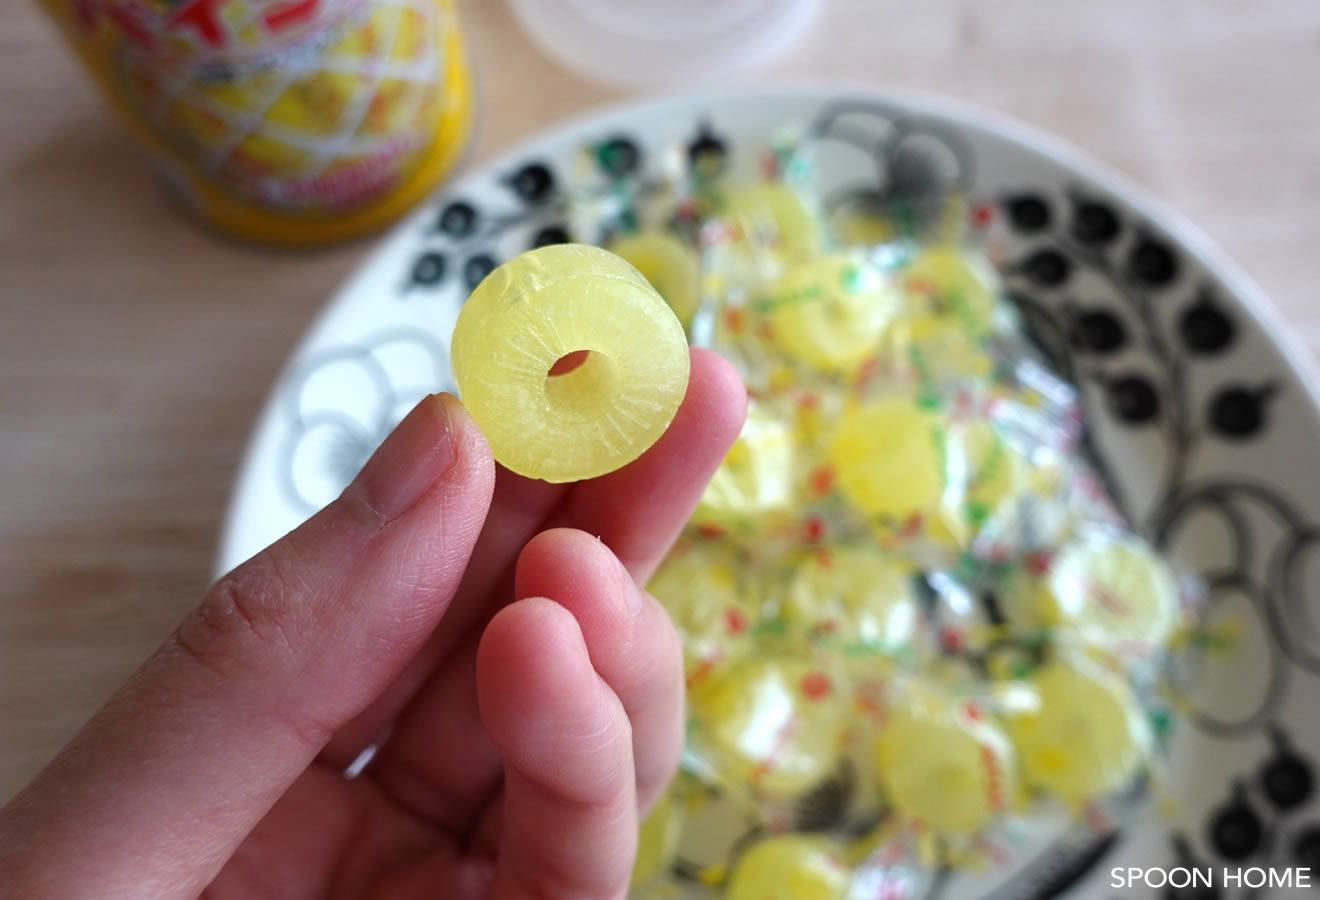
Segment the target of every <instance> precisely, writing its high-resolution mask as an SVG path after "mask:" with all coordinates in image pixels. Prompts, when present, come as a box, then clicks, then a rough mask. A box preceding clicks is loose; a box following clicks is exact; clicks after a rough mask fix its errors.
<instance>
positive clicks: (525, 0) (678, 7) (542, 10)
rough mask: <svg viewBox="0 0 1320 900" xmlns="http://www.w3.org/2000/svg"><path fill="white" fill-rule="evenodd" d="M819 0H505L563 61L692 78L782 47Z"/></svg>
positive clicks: (589, 69)
mask: <svg viewBox="0 0 1320 900" xmlns="http://www.w3.org/2000/svg"><path fill="white" fill-rule="evenodd" d="M817 3H818V0H509V5H510V6H511V7H512V8H513V11H514V13H515V15H516V16H517V17H518V18H519V19H520V20H521V21H522V25H523V28H525V29H526V31H527V33H528V34H529V35H530V36H531V37H532V39H533V40H534V41H536V42H537V43H538V44H540V45H541V47H542V48H544V49H545V51H546V52H547V53H548V54H549V55H550V56H552V57H554V58H555V59H556V60H558V61H559V62H560V63H562V64H563V65H565V66H567V67H568V68H570V69H573V70H574V71H576V72H579V73H581V74H582V75H585V76H587V77H588V78H592V79H595V80H597V81H604V82H607V83H611V84H624V85H631V86H635V87H636V86H649V85H660V84H681V83H684V82H691V81H695V80H698V79H700V78H703V77H707V76H710V75H712V74H715V73H717V72H724V71H728V70H731V69H734V68H738V67H741V66H746V65H749V64H751V63H754V62H756V61H758V60H760V59H764V58H766V57H768V56H770V55H771V54H773V53H775V52H777V51H779V50H782V49H783V48H784V47H786V46H787V45H788V44H789V43H790V41H791V40H792V39H793V38H795V37H797V36H798V34H800V33H801V31H802V29H803V28H804V27H805V26H806V23H807V20H808V19H810V18H811V14H812V13H813V12H814V11H815V9H816V6H817Z"/></svg>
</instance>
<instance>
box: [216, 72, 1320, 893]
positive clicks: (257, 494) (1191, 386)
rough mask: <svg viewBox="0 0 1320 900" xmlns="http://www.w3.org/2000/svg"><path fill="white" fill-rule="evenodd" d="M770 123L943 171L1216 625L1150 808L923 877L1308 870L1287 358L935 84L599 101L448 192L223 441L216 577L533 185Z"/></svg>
mask: <svg viewBox="0 0 1320 900" xmlns="http://www.w3.org/2000/svg"><path fill="white" fill-rule="evenodd" d="M790 121H797V122H801V123H803V124H804V125H805V126H806V127H807V133H808V135H809V140H810V141H811V142H812V143H813V144H814V145H815V150H816V152H817V156H818V159H819V161H820V162H819V165H818V170H819V172H820V175H819V178H820V180H821V187H822V190H823V191H824V192H825V194H826V196H827V197H830V198H834V199H837V200H839V201H840V202H846V200H847V199H848V198H850V197H851V198H856V197H857V196H868V195H876V194H881V195H890V196H894V195H901V196H904V197H905V198H907V199H908V200H910V201H912V202H913V203H914V208H918V209H919V208H920V207H921V201H922V199H923V198H926V199H929V198H931V197H934V196H938V195H939V194H940V193H942V192H943V191H945V190H947V189H948V188H949V187H951V186H955V185H956V186H960V187H962V188H964V189H966V191H967V192H968V193H969V195H970V197H971V199H972V201H973V202H974V203H975V204H979V208H980V209H981V210H982V212H983V215H984V217H985V218H986V219H987V221H988V226H987V227H988V228H989V235H990V240H989V246H990V248H991V250H992V253H993V254H994V255H995V256H996V257H997V258H998V260H999V261H1000V262H1001V264H1002V266H1001V267H1002V268H1003V270H1004V272H1005V274H1006V278H1007V280H1008V283H1009V285H1010V287H1011V289H1012V290H1013V292H1014V294H1015V295H1016V296H1017V298H1018V299H1019V301H1020V304H1021V306H1022V308H1023V309H1024V311H1025V312H1026V313H1027V318H1028V320H1029V321H1030V323H1031V324H1032V326H1033V327H1034V329H1035V331H1036V332H1037V334H1038V336H1039V339H1040V342H1041V344H1042V346H1043V348H1044V349H1045V350H1046V352H1047V354H1048V355H1049V356H1051V357H1052V359H1053V361H1054V362H1055V364H1056V365H1057V366H1058V367H1059V368H1060V369H1061V370H1062V371H1063V372H1064V373H1065V374H1067V375H1069V376H1070V377H1072V378H1073V379H1074V380H1075V381H1077V382H1078V383H1079V384H1080V385H1081V386H1082V389H1083V390H1082V394H1083V396H1084V400H1085V407H1086V412H1087V414H1088V419H1087V421H1088V423H1089V425H1090V428H1091V441H1092V444H1093V448H1094V450H1095V453H1096V455H1097V457H1098V460H1099V462H1100V464H1101V468H1102V470H1103V472H1104V473H1105V474H1106V475H1107V476H1108V478H1109V479H1110V480H1111V482H1112V484H1113V486H1114V489H1115V492H1116V494H1117V497H1118V499H1119V502H1120V504H1121V505H1122V506H1123V508H1124V509H1125V510H1126V511H1127V512H1128V514H1129V515H1130V516H1131V518H1132V520H1133V521H1134V522H1135V523H1136V525H1137V527H1138V528H1139V529H1140V530H1142V531H1143V532H1145V533H1146V534H1148V535H1150V536H1151V537H1152V538H1153V539H1155V540H1156V541H1157V542H1159V543H1160V544H1161V545H1162V546H1164V547H1166V548H1167V549H1168V550H1169V552H1171V553H1173V554H1175V555H1176V556H1177V557H1178V558H1179V559H1180V560H1181V561H1182V562H1183V563H1185V564H1186V565H1188V566H1189V567H1191V568H1193V569H1195V570H1198V571H1201V572H1203V573H1205V575H1206V577H1207V578H1208V579H1209V582H1210V585H1211V588H1212V595H1213V596H1212V603H1213V604H1214V608H1215V609H1216V611H1217V614H1218V615H1222V616H1224V617H1230V618H1232V619H1233V620H1234V621H1236V622H1237V623H1238V625H1239V628H1240V631H1241V638H1240V640H1239V641H1238V643H1237V646H1236V649H1235V650H1234V651H1233V652H1232V653H1231V654H1230V655H1229V656H1228V657H1227V658H1225V659H1223V660H1221V661H1219V662H1217V663H1216V664H1214V665H1212V666H1210V667H1209V669H1208V672H1207V674H1206V675H1205V677H1204V678H1203V679H1201V680H1200V681H1199V682H1198V683H1197V684H1196V685H1194V686H1192V687H1191V694H1192V696H1193V700H1194V705H1195V707H1196V708H1195V709H1194V710H1193V711H1192V712H1191V713H1190V714H1189V715H1188V716H1187V717H1186V721H1185V722H1184V723H1183V725H1182V727H1181V728H1180V729H1179V730H1178V731H1177V733H1176V735H1175V737H1174V739H1173V741H1172V743H1171V746H1170V761H1169V788H1168V790H1167V791H1166V793H1168V794H1169V795H1170V798H1168V799H1167V802H1158V801H1156V800H1151V801H1149V802H1147V803H1146V804H1145V806H1144V807H1143V811H1142V812H1141V813H1139V814H1138V816H1137V818H1136V821H1135V822H1134V823H1133V824H1132V825H1130V826H1129V827H1127V828H1125V829H1124V830H1123V831H1122V832H1121V833H1120V834H1118V835H1117V836H1114V837H1110V838H1104V839H1101V838H1097V837H1095V836H1094V833H1093V832H1092V831H1090V830H1088V829H1085V828H1080V827H1077V828H1072V829H1058V830H1056V831H1055V832H1054V833H1052V834H1048V835H1042V836H1040V837H1039V838H1038V839H1033V840H1031V841H1029V842H1028V844H1029V845H1028V846H1026V847H1025V848H1022V849H1020V850H1019V851H1018V853H1017V856H1018V858H1019V862H1018V863H1015V864H1014V865H1013V866H1011V867H1009V868H1008V869H1007V870H1004V871H1001V872H998V873H996V874H994V875H991V876H984V877H977V878H973V877H971V876H967V875H962V874H959V875H952V876H949V877H943V878H939V879H936V880H935V883H934V885H933V888H932V889H931V893H938V894H939V895H940V896H942V897H944V896H947V897H977V896H994V897H996V898H1000V897H1003V898H1007V897H1024V898H1028V897H1029V898H1041V897H1047V896H1052V895H1055V894H1058V893H1061V892H1063V891H1065V890H1067V891H1070V892H1075V893H1076V894H1077V895H1079V896H1097V897H1098V896H1106V897H1108V896H1113V895H1115V894H1117V895H1120V896H1126V895H1130V894H1132V893H1134V891H1135V893H1137V894H1156V893H1161V892H1160V891H1155V890H1152V889H1149V888H1146V887H1144V886H1142V887H1140V888H1135V889H1134V890H1127V889H1116V888H1114V887H1112V886H1111V881H1112V874H1111V870H1112V869H1113V868H1114V867H1116V866H1122V867H1127V866H1138V867H1146V866H1164V867H1172V866H1178V865H1182V866H1200V867H1203V868H1213V871H1214V874H1215V884H1216V885H1221V884H1222V874H1223V869H1224V868H1225V867H1227V868H1228V869H1229V870H1230V871H1237V870H1238V868H1239V867H1241V868H1243V869H1244V870H1246V869H1250V868H1251V867H1259V868H1261V869H1264V870H1269V869H1271V868H1272V869H1273V870H1274V871H1275V872H1277V873H1281V872H1283V871H1284V870H1285V869H1287V868H1295V867H1307V866H1309V865H1310V864H1311V863H1312V862H1314V863H1315V864H1316V866H1317V875H1318V876H1320V809H1317V807H1318V806H1320V804H1317V802H1316V791H1315V785H1314V781H1313V777H1314V767H1313V763H1312V760H1313V759H1314V758H1315V757H1316V756H1317V754H1318V753H1320V720H1318V717H1317V715H1316V710H1320V681H1318V680H1317V676H1320V629H1318V628H1317V626H1316V617H1317V616H1320V597H1316V599H1314V600H1313V599H1312V593H1311V592H1312V591H1313V590H1315V589H1316V587H1317V584H1318V583H1320V553H1316V552H1313V551H1317V550H1320V478H1316V477H1315V466H1316V463H1315V460H1316V456H1317V451H1320V402H1318V401H1317V395H1316V393H1315V385H1316V384H1317V381H1316V378H1315V374H1314V372H1313V370H1312V368H1311V362H1310V358H1309V354H1308V353H1307V352H1306V351H1305V350H1304V349H1302V348H1301V347H1299V346H1298V345H1297V344H1296V343H1294V341H1293V339H1292V338H1291V336H1290V334H1289V333H1288V331H1287V330H1286V328H1285V327H1283V326H1282V325H1281V324H1280V323H1279V322H1278V321H1277V320H1276V319H1275V318H1274V313H1273V312H1272V309H1271V307H1270V305H1269V303H1268V301H1267V300H1266V299H1265V298H1264V297H1263V296H1262V295H1261V293H1260V291H1259V290H1258V289H1257V288H1256V287H1255V286H1254V285H1252V284H1251V283H1250V282H1249V281H1248V280H1247V279H1246V278H1245V277H1244V276H1243V275H1242V274H1241V273H1240V272H1239V271H1238V270H1237V269H1236V268H1235V267H1234V266H1233V265H1232V264H1231V263H1229V262H1228V261H1227V260H1226V259H1225V258H1224V257H1223V256H1222V254H1221V253H1220V252H1219V251H1218V250H1216V249H1215V248H1214V247H1213V246H1212V245H1211V244H1210V242H1209V241H1208V240H1207V239H1206V238H1205V237H1204V236H1202V235H1201V234H1200V233H1199V232H1197V231H1196V230H1195V229H1193V228H1192V227H1191V226H1189V225H1187V224H1186V223H1185V222H1183V221H1182V220H1180V219H1178V218H1177V217H1175V216H1173V215H1171V214H1170V213H1168V212H1166V211H1164V210H1162V209H1160V208H1159V207H1158V206H1157V205H1156V204H1154V203H1153V202H1151V201H1150V199H1149V198H1147V197H1145V196H1144V195H1143V194H1142V193H1141V192H1139V191H1138V190H1136V189H1134V188H1133V187H1132V186H1131V185H1130V184H1128V183H1127V182H1126V181H1125V180H1123V179H1121V178H1120V177H1118V176H1116V175H1114V174H1113V173H1111V172H1109V171H1108V170H1106V169H1105V168H1103V167H1101V166H1099V165H1097V164H1096V163H1094V162H1092V161H1089V160H1087V159H1086V158H1084V157H1082V156H1080V155H1079V154H1078V153H1076V152H1075V151H1073V150H1071V149H1069V148H1067V147H1065V146H1062V145H1060V144H1059V143H1058V142H1056V141H1055V140H1053V139H1051V138H1048V137H1046V136H1044V135H1041V134H1039V133H1037V132H1034V131H1032V130H1029V129H1027V128H1025V127H1023V126H1020V125H1016V124H1012V123H1007V122H1004V121H1003V120H1000V119H996V118H992V117H990V116H987V115H985V114H984V113H981V112H977V111H973V110H969V109H967V108H964V107H960V106H956V105H953V104H950V103H947V102H944V101H935V100H931V99H927V98H917V97H912V96H900V95H878V94H874V93H868V92H852V93H846V92H845V93H840V92H838V91H835V90H828V89H820V88H803V89H792V90H787V89H766V90H759V91H752V92H743V93H725V94H714V93H712V94H706V95H701V96H689V97H679V98H673V99H666V100H661V101H658V102H652V103H648V104H642V105H630V106H622V107H618V108H615V109H612V110H609V111H606V112H602V113H600V114H598V115H595V116H591V117H589V118H585V119H580V120H577V121H575V122H572V123H570V124H567V125H565V126H563V127H561V128H558V129H555V130H554V131H552V132H550V133H548V134H545V135H543V136H542V137H540V138H537V139H535V140H533V141H530V142H528V143H525V144H523V145H522V146H520V147H519V148H517V149H516V150H514V151H513V152H511V153H509V154H506V155H505V156H504V157H502V158H501V159H499V160H498V161H496V162H495V163H493V164H491V165H490V166H488V167H485V168H483V169H482V170H480V171H479V172H477V173H475V174H473V175H471V176H469V177H468V178H467V179H465V180H464V181H462V182H461V183H459V184H456V185H455V186H453V187H452V188H450V189H449V190H448V191H447V192H446V193H445V194H444V195H443V196H441V197H439V198H438V199H436V200H435V201H433V202H431V203H430V204H428V205H427V206H425V207H424V208H422V209H421V210H419V211H418V212H417V213H415V214H414V215H413V216H411V217H410V218H409V219H408V221H406V222H405V223H404V224H402V225H401V226H400V227H399V228H398V229H397V230H396V231H395V232H394V233H393V234H392V235H391V236H390V237H389V238H388V239H387V240H385V241H384V242H383V244H382V245H381V247H380V249H379V250H378V251H377V252H376V253H375V255H374V256H373V257H372V258H371V259H370V261H369V262H368V263H367V264H366V265H365V266H363V268H362V269H361V270H360V271H359V272H358V273H357V275H356V277H354V278H353V279H352V280H351V281H350V282H349V283H348V284H347V285H346V286H345V287H344V289H343V290H342V291H341V292H340V293H339V295H338V296H337V297H335V298H334V300H333V301H332V302H331V303H330V305H329V306H328V307H327V308H326V310H325V312H324V313H323V314H322V315H321V317H320V318H319V320H318V321H317V322H316V323H315V325H314V326H313V327H312V328H311V329H310V331H309V333H308V335H307V337H306V338H305V340H304V341H303V343H302V345H301V346H300V347H299V349H298V351H297V352H296V353H295V354H294V357H293V359H292V360H291V361H290V363H289V364H288V367H287V369H286V371H285V373H284V375H283V376H282V377H281V379H280V381H279V383H278V384H277V385H276V387H275V389H274V391H273V393H272V395H271V398H270V401H269V403H268V404H267V406H266V409H265V410H264V412H263V413H262V416H261V419H260V421H259V422H258V424H257V427H256V431H255V434H254V436H253V438H252V442H251V445H250V446H249V448H248V454H247V458H246V460H245V462H244V465H243V468H242V473H241V475H240V477H239V479H238V484H237V486H236V489H235V495H234V499H233V504H232V508H231V509H230V512H229V518H228V522H227V526H226V528H225V533H224V536H223V540H222V542H221V547H220V553H219V558H218V561H217V570H218V571H225V570H228V569H229V568H231V567H233V566H234V565H236V564H237V563H238V562H240V561H242V560H243V559H245V558H247V557H248V556H250V555H251V554H253V553H254V552H256V551H257V550H259V549H260V548H261V547H263V546H265V545H266V544H268V543H270V542H271V541H273V540H275V539H276V538H278V537H280V536H281V535H283V534H284V533H285V532H287V531H288V530H289V529H291V528H293V527H294V526H296V525H297V524H298V523H299V522H301V521H302V520H303V519H304V518H306V517H307V516H308V515H309V514H310V513H312V512H313V511H314V510H316V509H317V508H319V507H320V506H321V505H323V504H324V503H326V502H327V501H328V500H330V499H331V498H332V497H334V496H335V495H336V494H337V493H338V492H339V491H340V490H341V488H342V487H343V486H344V485H345V484H346V483H347V482H348V480H349V479H350V478H351V477H352V475H353V474H354V473H356V471H357V469H358V468H359V467H360V465H361V464H362V462H363V461H364V460H365V459H366V458H367V456H368V454H369V453H370V452H371V451H372V450H373V449H374V448H375V446H376V445H377V444H378V443H379V442H380V440H381V439H382V438H383V437H384V435H385V434H386V433H388V431H389V430H390V429H391V428H392V427H393V425H394V424H395V423H396V422H397V421H398V420H399V418H400V417H401V416H402V415H403V414H404V413H405V412H406V411H407V410H408V409H409V408H411V407H412V405H413V404H414V403H415V402H417V400H418V399H419V398H420V397H421V396H422V395H423V394H424V393H427V392H430V391H435V390H438V389H443V388H450V387H451V382H450V376H449V363H448V357H447V353H446V349H447V343H448V336H449V333H450V331H451V329H452V327H453V324H454V320H455V317H456V316H457V313H458V309H459V306H460V304H461V302H462V300H463V298H464V297H465V296H466V295H467V292H468V289H469V288H470V286H471V285H473V284H475V283H476V281H478V280H480V278H481V276H482V275H484V274H485V272H486V271H488V270H489V268H491V267H492V266H493V265H494V264H495V263H496V262H498V261H501V260H503V259H505V258H508V257H509V256H511V255H513V254H515V253H517V252H520V251H521V250H524V249H526V248H528V247H530V246H533V245H534V244H535V243H536V242H538V241H548V240H562V239H563V235H564V231H563V229H565V228H566V227H567V223H566V221H565V218H564V208H563V204H562V203H561V202H560V198H559V195H558V194H557V193H556V188H557V187H558V186H562V185H563V184H565V183H566V182H568V181H575V182H576V181H579V180H581V179H582V178H584V177H587V178H595V179H598V180H602V181H603V179H604V178H605V173H604V172H603V171H602V167H603V166H604V165H606V164H609V165H614V166H616V167H618V169H619V172H620V173H621V174H622V177H635V178H642V177H649V176H650V175H653V174H654V173H655V172H656V170H657V169H658V167H659V166H660V165H661V164H662V162H663V160H664V157H665V154H670V153H678V152H685V150H684V148H687V147H689V146H691V145H692V144H693V143H694V142H699V141H700V142H707V143H709V142H711V141H718V142H719V143H720V144H722V145H723V146H724V148H725V149H726V151H727V153H728V154H729V160H730V162H731V165H732V168H733V170H734V172H735V173H738V172H742V173H743V174H744V175H746V176H750V175H751V174H752V173H753V172H754V171H755V168H756V164H757V153H758V152H759V150H760V148H762V147H763V146H764V142H765V140H766V138H767V136H768V135H770V134H771V133H772V132H773V131H774V130H775V129H777V128H780V127H781V126H783V125H784V124H785V123H786V122H790ZM611 142H613V143H611ZM584 148H594V150H595V151H596V152H594V153H586V152H584ZM593 159H594V160H595V162H594V163H593V162H591V160H593ZM593 165H594V169H593ZM584 168H585V171H584ZM1318 593H1320V592H1318ZM1255 877H1256V876H1255V875H1254V874H1253V873H1251V872H1247V878H1248V880H1252V879H1254V878H1255ZM1216 893H1217V895H1218V896H1222V897H1234V896H1246V895H1248V894H1253V893H1255V892H1252V891H1250V890H1249V889H1248V888H1247V887H1246V886H1245V885H1244V886H1243V887H1241V888H1237V887H1235V886H1230V887H1227V888H1222V889H1220V890H1218V891H1217V892H1216Z"/></svg>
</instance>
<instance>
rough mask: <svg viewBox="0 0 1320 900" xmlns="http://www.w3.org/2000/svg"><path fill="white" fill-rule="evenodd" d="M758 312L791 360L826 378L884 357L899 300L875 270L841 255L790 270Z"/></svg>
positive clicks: (850, 257) (777, 344) (855, 258)
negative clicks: (879, 355) (884, 341)
mask: <svg viewBox="0 0 1320 900" xmlns="http://www.w3.org/2000/svg"><path fill="white" fill-rule="evenodd" d="M757 309H758V310H759V311H761V312H762V313H763V314H764V315H765V316H766V317H767V321H769V323H770V327H771V329H772V334H773V339H774V342H775V345H776V346H778V347H779V349H780V350H782V351H783V352H784V353H785V354H787V355H788V356H789V357H790V358H792V359H794V360H796V361H797V362H799V363H801V364H803V365H806V366H809V367H811V368H813V369H816V370H818V371H822V372H847V371H850V370H852V369H854V368H856V367H857V366H859V365H860V364H861V363H862V361H863V360H865V359H866V358H868V357H870V356H874V355H875V354H876V353H877V352H879V350H880V343H881V338H882V337H883V336H884V333H885V329H886V328H888V327H889V324H890V322H891V321H892V320H893V318H894V315H895V313H896V312H897V309H898V297H897V294H896V293H895V292H894V290H893V286H892V284H891V282H890V279H889V277H888V276H886V275H885V274H884V273H883V272H881V271H880V270H879V269H877V268H876V267H875V266H874V265H872V264H870V263H869V262H867V261H866V260H865V259H863V258H860V257H858V256H854V255H849V254H836V255H832V256H823V257H819V258H816V259H813V260H811V261H810V262H806V263H801V264H799V265H796V266H794V267H793V268H791V269H790V270H789V271H788V272H787V274H785V275H784V277H783V278H781V279H780V280H779V281H778V282H777V283H776V285H775V287H774V288H773V290H772V291H771V292H770V294H769V296H768V297H766V298H764V299H762V300H760V301H758V303H757Z"/></svg>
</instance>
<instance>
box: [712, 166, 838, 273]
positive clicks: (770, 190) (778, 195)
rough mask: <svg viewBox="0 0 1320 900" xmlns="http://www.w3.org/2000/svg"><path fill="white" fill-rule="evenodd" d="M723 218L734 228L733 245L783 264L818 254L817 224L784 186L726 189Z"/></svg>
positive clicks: (766, 185)
mask: <svg viewBox="0 0 1320 900" xmlns="http://www.w3.org/2000/svg"><path fill="white" fill-rule="evenodd" d="M724 218H725V219H727V220H728V221H729V222H730V223H731V224H733V225H734V226H736V228H737V229H738V232H739V236H738V238H737V240H736V241H735V245H737V246H740V247H743V248H745V249H746V250H748V251H750V252H753V253H756V252H760V253H766V252H769V253H773V254H774V255H775V256H776V257H778V258H782V259H787V260H798V259H806V258H808V257H810V256H812V255H814V254H815V253H817V252H819V250H820V247H821V243H822V235H821V226H820V222H819V221H818V220H817V219H816V216H815V215H814V214H813V213H812V211H811V210H810V209H809V208H808V207H807V205H806V203H804V202H803V200H802V196H801V195H800V194H799V193H798V192H797V191H795V190H793V189H792V188H790V187H788V186H787V185H783V184H777V183H768V182H767V183H764V184H750V185H741V186H738V187H733V188H730V189H729V192H728V194H727V195H726V197H725V206H724Z"/></svg>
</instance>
